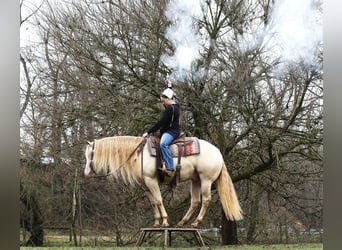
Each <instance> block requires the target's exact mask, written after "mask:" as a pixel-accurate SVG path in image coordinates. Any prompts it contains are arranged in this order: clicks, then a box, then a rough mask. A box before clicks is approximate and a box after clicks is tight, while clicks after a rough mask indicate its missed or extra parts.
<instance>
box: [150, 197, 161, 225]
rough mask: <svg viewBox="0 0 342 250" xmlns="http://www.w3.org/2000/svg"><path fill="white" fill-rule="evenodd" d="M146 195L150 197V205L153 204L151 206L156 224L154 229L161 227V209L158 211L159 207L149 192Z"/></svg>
mask: <svg viewBox="0 0 342 250" xmlns="http://www.w3.org/2000/svg"><path fill="white" fill-rule="evenodd" d="M146 195H147V197H148V199H149V200H150V203H151V206H152V209H153V215H154V224H153V227H160V218H161V216H160V213H159V209H158V206H157V204H156V201H155V200H154V198H153V196H152V194H151V192H150V191H147V192H146Z"/></svg>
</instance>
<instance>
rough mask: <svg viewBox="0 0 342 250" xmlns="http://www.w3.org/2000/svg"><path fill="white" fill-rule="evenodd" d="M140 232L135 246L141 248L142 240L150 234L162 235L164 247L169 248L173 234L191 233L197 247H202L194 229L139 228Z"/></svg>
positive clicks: (201, 240)
mask: <svg viewBox="0 0 342 250" xmlns="http://www.w3.org/2000/svg"><path fill="white" fill-rule="evenodd" d="M140 231H141V233H140V235H139V238H138V240H137V243H136V246H141V245H142V244H143V243H144V240H145V239H147V238H149V237H150V236H151V234H152V233H164V247H169V246H171V241H172V233H173V232H178V233H189V232H190V233H193V234H194V237H195V240H196V242H197V243H198V244H199V246H201V247H203V246H204V241H203V238H202V236H201V234H200V232H199V231H198V229H196V228H172V227H169V228H141V229H140Z"/></svg>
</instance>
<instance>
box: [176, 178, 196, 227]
mask: <svg viewBox="0 0 342 250" xmlns="http://www.w3.org/2000/svg"><path fill="white" fill-rule="evenodd" d="M200 202H201V182H200V180H199V179H196V180H194V179H193V180H192V181H191V205H190V207H189V209H188V211H187V212H186V214H185V215H184V217H183V219H182V220H180V221H179V222H178V223H177V227H183V226H184V224H186V223H187V222H188V221H189V220H190V218H191V215H192V214H193V213H194V211H195V210H196V208H197V207H198V205H199V204H200Z"/></svg>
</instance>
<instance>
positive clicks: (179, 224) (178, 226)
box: [176, 221, 185, 228]
mask: <svg viewBox="0 0 342 250" xmlns="http://www.w3.org/2000/svg"><path fill="white" fill-rule="evenodd" d="M184 224H185V223H184V222H182V221H180V222H178V223H177V225H176V227H177V228H182V227H184Z"/></svg>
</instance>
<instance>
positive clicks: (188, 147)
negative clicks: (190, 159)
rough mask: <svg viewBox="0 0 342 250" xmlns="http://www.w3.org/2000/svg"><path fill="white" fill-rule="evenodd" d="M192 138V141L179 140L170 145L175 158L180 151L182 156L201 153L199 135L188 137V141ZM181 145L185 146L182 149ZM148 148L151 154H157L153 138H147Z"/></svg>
mask: <svg viewBox="0 0 342 250" xmlns="http://www.w3.org/2000/svg"><path fill="white" fill-rule="evenodd" d="M188 140H191V141H192V142H191V143H186V144H185V145H184V143H182V142H178V143H176V144H171V145H170V150H171V154H172V157H173V158H177V157H178V155H179V152H181V156H189V155H196V154H199V153H200V145H199V140H198V138H197V137H187V141H188ZM179 147H182V148H183V147H185V150H184V148H183V149H182V150H181V151H180V150H179ZM147 148H148V151H149V152H150V155H151V156H156V148H155V147H154V146H152V142H151V140H147Z"/></svg>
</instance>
